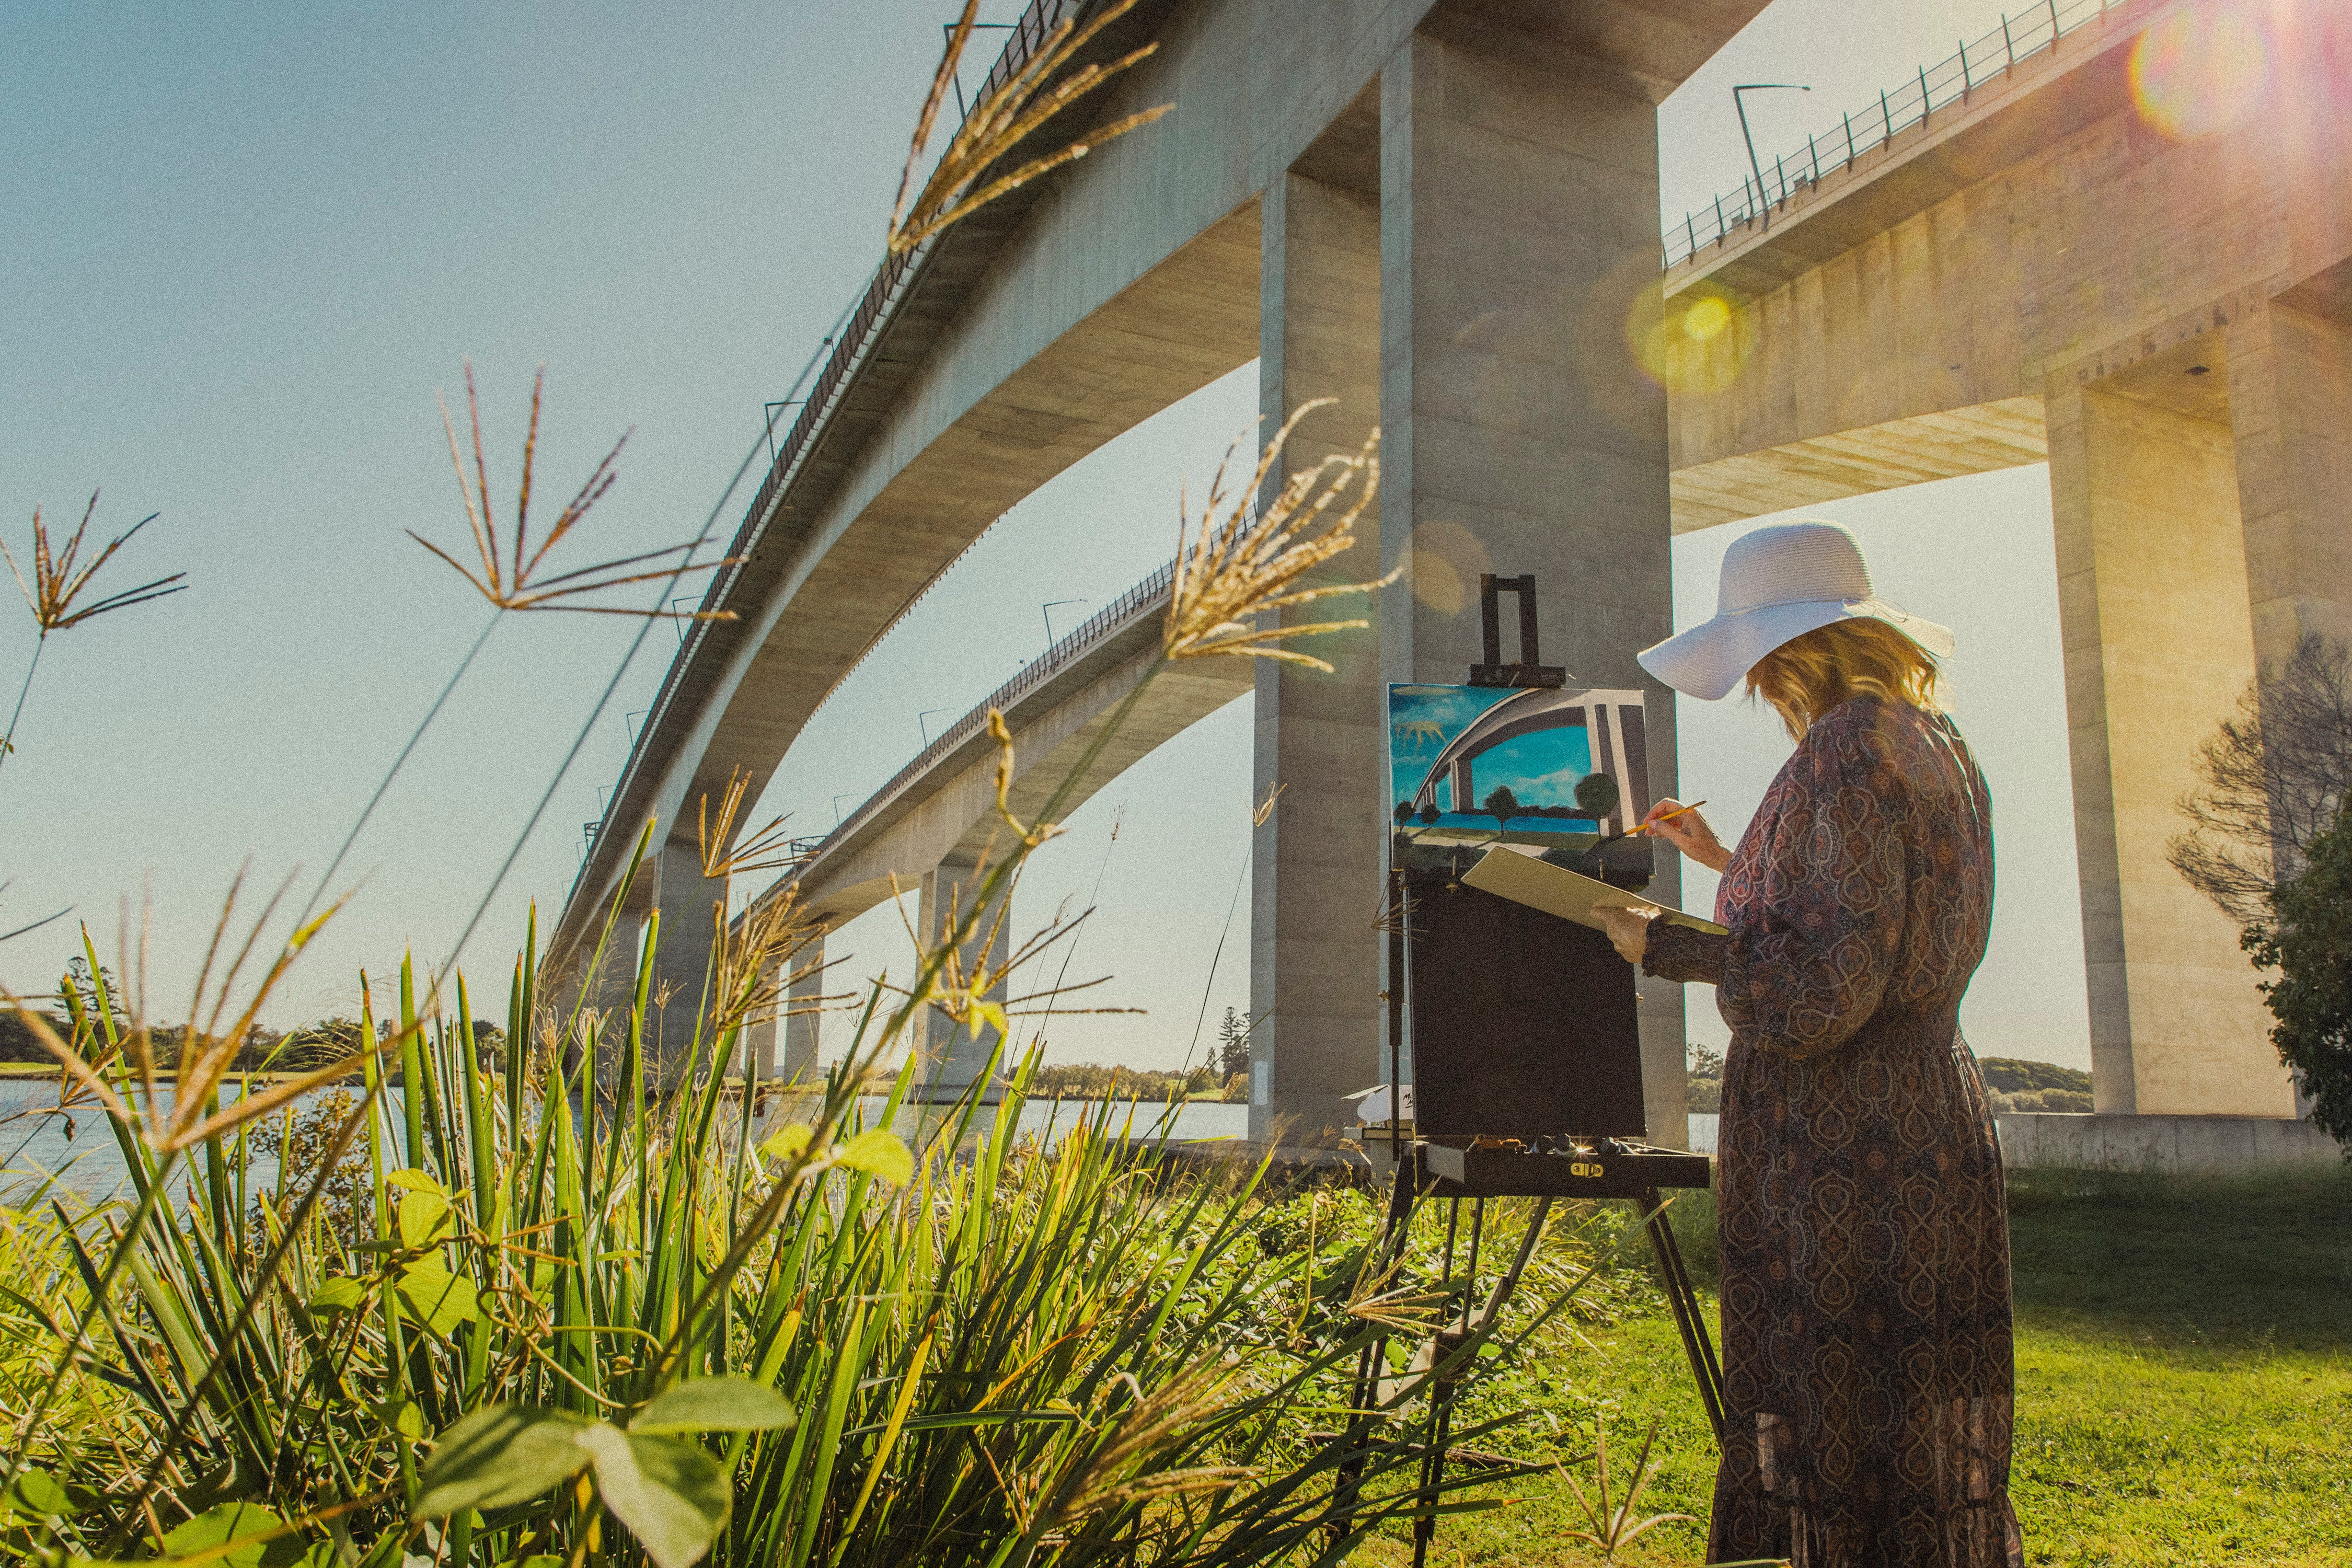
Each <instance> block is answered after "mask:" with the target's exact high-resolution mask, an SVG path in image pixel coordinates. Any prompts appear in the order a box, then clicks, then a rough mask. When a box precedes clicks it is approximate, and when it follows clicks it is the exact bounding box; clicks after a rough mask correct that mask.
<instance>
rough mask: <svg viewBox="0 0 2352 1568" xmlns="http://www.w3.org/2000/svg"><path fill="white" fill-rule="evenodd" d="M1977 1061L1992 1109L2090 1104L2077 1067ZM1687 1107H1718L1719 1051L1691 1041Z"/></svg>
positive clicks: (1703, 1110)
mask: <svg viewBox="0 0 2352 1568" xmlns="http://www.w3.org/2000/svg"><path fill="white" fill-rule="evenodd" d="M1977 1066H1978V1068H1979V1070H1981V1071H1982V1072H1983V1074H1984V1082H1985V1091H1986V1093H1987V1094H1988V1096H1990V1099H1991V1101H1992V1109H1993V1110H1995V1111H1996V1112H2000V1111H2011V1110H2090V1109H2091V1075H2090V1074H2089V1073H2086V1072H2084V1071H2081V1070H2080V1069H2078V1068H2062V1067H2060V1066H2058V1065H2057V1064H2056V1063H2054V1062H2032V1061H2026V1060H2024V1059H2022V1058H2017V1057H1986V1058H1983V1059H1982V1060H1981V1061H1979V1062H1978V1063H1977ZM1690 1109H1691V1111H1692V1113H1693V1114H1695V1115H1713V1114H1715V1113H1717V1112H1719V1111H1721V1110H1722V1109H1723V1055H1722V1053H1721V1052H1719V1051H1715V1050H1711V1049H1709V1048H1708V1047H1706V1046H1701V1045H1694V1046H1692V1047H1691V1056H1690Z"/></svg>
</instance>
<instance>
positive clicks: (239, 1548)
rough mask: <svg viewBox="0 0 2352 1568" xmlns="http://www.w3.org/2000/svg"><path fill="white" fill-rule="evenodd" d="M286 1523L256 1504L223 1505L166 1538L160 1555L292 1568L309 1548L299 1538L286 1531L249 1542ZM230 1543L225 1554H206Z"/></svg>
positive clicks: (238, 1567)
mask: <svg viewBox="0 0 2352 1568" xmlns="http://www.w3.org/2000/svg"><path fill="white" fill-rule="evenodd" d="M285 1522H286V1521H284V1520H282V1519H280V1518H278V1516H277V1515H276V1514H274V1513H272V1512H270V1511H269V1510H268V1509H266V1508H264V1507H262V1506H261V1505H260V1504H259V1503H257V1502H225V1503H223V1504H221V1505H220V1507H218V1508H215V1509H207V1510H205V1511H204V1512H203V1513H200V1514H198V1515H196V1517H195V1518H194V1519H192V1520H190V1521H188V1522H187V1523H185V1524H184V1525H181V1526H180V1527H179V1528H178V1529H177V1530H174V1531H171V1532H170V1533H169V1534H167V1535H165V1536H164V1537H163V1552H164V1555H166V1556H169V1557H188V1556H193V1555H194V1554H195V1553H197V1552H205V1553H206V1558H205V1560H206V1561H207V1562H210V1563H226V1564H227V1565H228V1568H292V1564H294V1563H299V1562H300V1561H301V1558H302V1553H303V1552H305V1551H306V1550H308V1547H309V1543H308V1542H305V1541H304V1540H303V1539H302V1538H301V1536H299V1535H298V1534H295V1533H293V1532H291V1531H289V1532H288V1533H287V1534H284V1535H279V1536H276V1537H273V1538H272V1539H270V1540H268V1541H255V1540H251V1539H249V1538H250V1537H253V1536H257V1535H262V1534H265V1533H267V1532H268V1531H273V1530H277V1529H279V1528H280V1527H282V1526H283V1525H284V1524H285ZM228 1542H236V1545H234V1546H229V1548H228V1550H227V1551H226V1552H222V1551H217V1550H208V1549H213V1548H218V1547H221V1546H224V1545H227V1543H228Z"/></svg>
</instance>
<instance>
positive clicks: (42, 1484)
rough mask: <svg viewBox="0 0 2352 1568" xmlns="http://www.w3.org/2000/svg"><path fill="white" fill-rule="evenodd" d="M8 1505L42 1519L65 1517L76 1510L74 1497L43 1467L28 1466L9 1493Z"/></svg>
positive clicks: (19, 1511) (12, 1508) (18, 1511)
mask: <svg viewBox="0 0 2352 1568" xmlns="http://www.w3.org/2000/svg"><path fill="white" fill-rule="evenodd" d="M8 1506H9V1508H10V1509H11V1510H14V1511H16V1512H17V1513H25V1514H32V1515H35V1516H37V1517H38V1518H42V1519H65V1518H68V1516H70V1515H71V1514H72V1513H73V1511H74V1506H73V1499H71V1498H69V1497H68V1496H67V1495H66V1489H65V1488H63V1487H61V1486H59V1485H58V1479H57V1478H56V1477H55V1476H52V1475H51V1474H49V1472H48V1471H47V1470H43V1469H37V1468H30V1467H27V1468H26V1471H25V1473H24V1474H23V1475H21V1476H18V1477H17V1478H16V1486H15V1487H14V1488H13V1489H10V1491H9V1493H8Z"/></svg>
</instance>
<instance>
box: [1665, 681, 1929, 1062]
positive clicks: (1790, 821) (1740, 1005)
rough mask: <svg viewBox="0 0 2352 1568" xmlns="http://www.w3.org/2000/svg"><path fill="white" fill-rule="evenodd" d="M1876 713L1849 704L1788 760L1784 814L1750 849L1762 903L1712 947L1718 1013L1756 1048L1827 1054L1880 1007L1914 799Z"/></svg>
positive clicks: (1901, 909)
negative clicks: (1877, 727)
mask: <svg viewBox="0 0 2352 1568" xmlns="http://www.w3.org/2000/svg"><path fill="white" fill-rule="evenodd" d="M1876 712H1877V705H1876V704H1875V703H1870V702H1856V703H1850V704H1848V705H1846V706H1845V707H1844V708H1843V709H1840V710H1837V711H1835V712H1833V713H1832V714H1831V715H1829V716H1828V717H1827V718H1825V719H1824V720H1823V721H1822V722H1820V723H1818V724H1816V725H1814V726H1813V728H1812V729H1811V731H1808V732H1807V733H1806V736H1805V739H1804V740H1803V741H1802V742H1801V743H1800V744H1799V746H1798V748H1797V752H1796V754H1795V755H1794V756H1792V757H1791V758H1790V760H1789V769H1788V772H1787V773H1786V774H1785V775H1784V778H1783V787H1784V788H1785V789H1786V791H1787V794H1786V795H1785V796H1784V801H1783V805H1782V809H1781V810H1780V813H1779V815H1778V817H1777V819H1776V820H1775V822H1774V824H1773V828H1772V831H1771V834H1770V836H1769V838H1768V839H1767V841H1766V842H1764V843H1763V844H1761V845H1759V846H1758V847H1757V855H1758V859H1757V863H1756V866H1755V868H1754V871H1753V877H1754V880H1755V885H1756V888H1757V889H1758V892H1759V895H1760V896H1759V897H1758V898H1756V899H1755V900H1753V901H1752V902H1751V903H1750V905H1749V909H1750V910H1751V912H1750V914H1749V916H1748V919H1746V920H1745V921H1736V922H1732V931H1731V934H1730V935H1729V936H1727V937H1721V938H1717V939H1716V940H1717V942H1720V944H1721V954H1720V960H1719V965H1720V967H1719V971H1718V973H1717V977H1716V985H1717V993H1716V1001H1717V1005H1718V1006H1719V1007H1720V1008H1721V1009H1722V1012H1723V1017H1724V1021H1725V1022H1726V1023H1727V1024H1729V1025H1730V1026H1732V1027H1733V1028H1734V1029H1735V1030H1743V1031H1745V1032H1747V1033H1748V1036H1749V1037H1750V1038H1752V1039H1753V1040H1754V1041H1755V1042H1756V1044H1757V1046H1758V1047H1760V1048H1761V1049H1764V1050H1769V1051H1774V1052H1777V1053H1780V1054H1781V1055H1783V1056H1790V1057H1811V1056H1819V1055H1821V1054H1822V1052H1825V1051H1829V1050H1832V1049H1834V1048H1835V1047H1837V1046H1839V1045H1841V1044H1843V1042H1844V1041H1845V1040H1847V1039H1848V1038H1849V1037H1852V1036H1853V1033H1854V1031H1856V1030H1857V1029H1860V1028H1861V1027H1862V1026H1864V1024H1866V1023H1868V1022H1869V1021H1870V1017H1871V1015H1872V1014H1874V1013H1875V1012H1876V1011H1877V1010H1878V1005H1879V1000H1880V998H1881V997H1882V996H1884V995H1885V992H1886V989H1887V986H1888V984H1889V983H1890V982H1891V981H1892V980H1893V978H1894V975H1895V968H1896V964H1897V963H1898V961H1899V959H1900V957H1901V952H1902V945H1903V925H1904V915H1905V911H1906V903H1907V894H1908V890H1909V878H1908V863H1909V857H1908V855H1907V854H1906V845H1905V826H1906V823H1905V816H1906V812H1907V810H1908V806H1909V798H1910V797H1909V791H1908V790H1907V789H1906V787H1905V783H1904V779H1903V776H1902V773H1901V770H1900V769H1899V768H1898V767H1896V766H1895V764H1894V763H1893V760H1892V758H1891V757H1890V755H1889V753H1888V751H1887V748H1886V744H1885V741H1884V739H1883V738H1882V737H1880V736H1879V735H1878V734H1877V733H1876V731H1875V728H1874V722H1873V721H1874V716H1875V714H1876ZM1670 941H1673V942H1675V945H1677V946H1679V945H1680V942H1679V939H1678V938H1677V939H1670Z"/></svg>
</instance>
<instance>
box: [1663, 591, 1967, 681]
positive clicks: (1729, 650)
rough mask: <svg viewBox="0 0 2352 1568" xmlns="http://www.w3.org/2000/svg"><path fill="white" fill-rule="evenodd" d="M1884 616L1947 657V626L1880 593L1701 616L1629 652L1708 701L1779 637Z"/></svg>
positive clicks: (1779, 640)
mask: <svg viewBox="0 0 2352 1568" xmlns="http://www.w3.org/2000/svg"><path fill="white" fill-rule="evenodd" d="M1860 620H1870V621H1884V622H1885V623H1886V624H1887V625H1888V626H1893V627H1894V628H1895V630H1896V631H1898V632H1901V633H1902V634H1903V635H1904V636H1905V637H1909V638H1910V639H1911V640H1912V641H1913V642H1916V643H1917V644H1918V645H1919V646H1920V647H1924V648H1926V649H1927V651H1928V652H1929V653H1931V654H1933V655H1935V656H1936V657H1937V658H1949V657H1951V652H1952V649H1953V647H1955V646H1956V644H1955V642H1954V639H1953V637H1952V633H1951V628H1950V627H1948V626H1938V625H1937V624H1936V623H1935V622H1934V621H1929V620H1922V619H1921V618H1920V617H1919V616H1913V615H1906V614H1905V613H1904V612H1903V611H1901V610H1898V609H1896V608H1895V606H1894V605H1890V604H1888V603H1886V602H1885V600H1883V599H1805V600H1800V601H1798V602H1797V603H1794V604H1788V605H1758V606H1757V607H1756V608H1755V609H1752V610H1735V611H1732V612H1731V613H1729V614H1727V615H1719V616H1716V617H1715V618H1714V619H1713V620H1710V621H1702V622H1701V623H1700V624H1698V625H1697V626H1693V627H1691V628H1690V630H1688V631H1686V632H1678V633H1676V634H1675V636H1673V637H1668V638H1667V639H1666V640H1665V641H1664V642H1662V643H1659V644H1658V645H1657V646H1656V647H1647V648H1643V650H1642V651H1641V652H1640V653H1638V654H1636V655H1635V656H1634V657H1635V658H1637V659H1639V660H1640V661H1641V665H1642V668H1643V669H1646V670H1648V671H1649V672H1650V673H1651V674H1652V675H1654V676H1656V677H1657V678H1658V679H1660V680H1663V681H1664V682H1665V683H1666V684H1667V685H1668V686H1671V687H1673V688H1674V689H1675V690H1676V691H1680V692H1683V693H1684V694H1685V695H1687V696H1691V697H1696V698H1700V699H1702V700H1706V701H1708V702H1713V701H1716V700H1718V699H1720V698H1723V697H1727V696H1729V695H1730V693H1731V689H1732V688H1733V687H1735V686H1737V685H1738V684H1739V681H1740V678H1741V677H1743V676H1745V675H1746V674H1747V673H1748V671H1749V670H1750V669H1752V668H1755V666H1756V661H1757V660H1758V659H1759V658H1763V657H1764V656H1765V655H1766V654H1768V653H1770V652H1771V651H1772V650H1773V649H1774V648H1776V647H1780V645H1781V644H1782V643H1785V642H1788V641H1790V640H1791V639H1792V638H1796V637H1802V636H1804V635H1805V634H1806V633H1807V632H1810V631H1818V630H1819V629H1820V628H1822V626H1832V625H1834V624H1835V623H1837V622H1839V621H1860Z"/></svg>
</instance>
